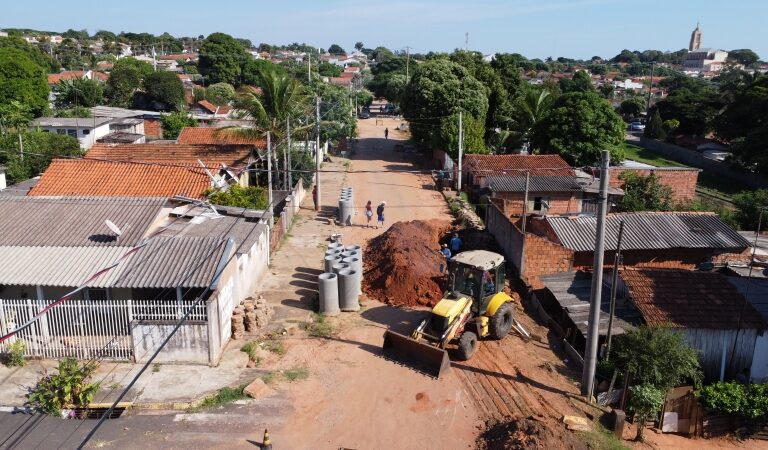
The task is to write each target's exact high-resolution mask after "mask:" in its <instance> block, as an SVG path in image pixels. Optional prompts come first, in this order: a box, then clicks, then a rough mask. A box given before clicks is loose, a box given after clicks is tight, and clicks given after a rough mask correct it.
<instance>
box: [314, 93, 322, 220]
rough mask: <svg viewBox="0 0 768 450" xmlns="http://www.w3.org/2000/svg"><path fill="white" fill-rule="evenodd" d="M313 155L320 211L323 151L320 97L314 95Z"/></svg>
mask: <svg viewBox="0 0 768 450" xmlns="http://www.w3.org/2000/svg"><path fill="white" fill-rule="evenodd" d="M315 146H316V151H315V157H316V158H317V167H316V169H315V188H316V189H317V208H316V211H320V164H322V163H323V153H322V151H321V150H320V97H319V96H317V97H315Z"/></svg>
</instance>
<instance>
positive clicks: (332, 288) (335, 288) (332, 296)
mask: <svg viewBox="0 0 768 450" xmlns="http://www.w3.org/2000/svg"><path fill="white" fill-rule="evenodd" d="M317 284H318V288H319V289H318V290H319V291H320V314H325V315H326V316H336V315H338V314H339V312H340V310H339V276H338V275H336V274H335V273H321V274H320V275H319V276H318V277H317Z"/></svg>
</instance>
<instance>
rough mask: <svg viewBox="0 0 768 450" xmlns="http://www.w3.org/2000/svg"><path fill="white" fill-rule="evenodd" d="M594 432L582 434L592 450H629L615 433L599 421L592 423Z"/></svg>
mask: <svg viewBox="0 0 768 450" xmlns="http://www.w3.org/2000/svg"><path fill="white" fill-rule="evenodd" d="M592 428H593V431H589V432H586V433H581V436H582V438H583V439H584V442H585V443H586V444H587V447H589V448H590V449H592V450H629V447H627V446H625V445H624V444H622V443H621V440H619V438H617V437H616V435H615V434H613V432H612V431H611V430H609V429H607V428H605V427H604V426H603V425H602V424H601V423H600V422H599V421H594V422H592Z"/></svg>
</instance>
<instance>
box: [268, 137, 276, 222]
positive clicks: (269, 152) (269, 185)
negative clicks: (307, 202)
mask: <svg viewBox="0 0 768 450" xmlns="http://www.w3.org/2000/svg"><path fill="white" fill-rule="evenodd" d="M267 202H269V206H268V207H269V212H270V213H272V212H273V211H274V209H273V208H272V136H271V134H270V133H269V131H267ZM271 220H274V217H273V218H272V219H271Z"/></svg>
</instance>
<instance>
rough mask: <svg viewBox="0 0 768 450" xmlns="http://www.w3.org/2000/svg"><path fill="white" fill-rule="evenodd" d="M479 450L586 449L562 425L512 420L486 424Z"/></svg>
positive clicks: (479, 439)
mask: <svg viewBox="0 0 768 450" xmlns="http://www.w3.org/2000/svg"><path fill="white" fill-rule="evenodd" d="M476 444H477V449H478V450H587V448H588V447H587V445H586V444H585V443H584V442H583V441H581V439H579V438H578V437H577V436H575V435H574V434H572V433H569V432H568V431H566V430H565V427H563V426H562V424H558V423H544V422H540V421H538V420H534V419H531V418H529V419H511V420H509V421H505V422H492V423H488V424H487V428H486V430H485V431H484V432H483V433H482V434H480V436H479V437H478V438H477V442H476Z"/></svg>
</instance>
